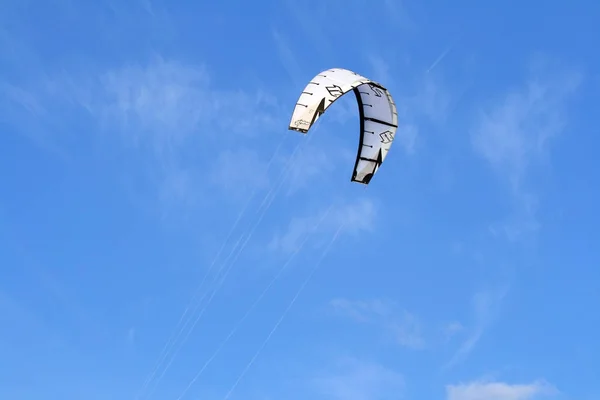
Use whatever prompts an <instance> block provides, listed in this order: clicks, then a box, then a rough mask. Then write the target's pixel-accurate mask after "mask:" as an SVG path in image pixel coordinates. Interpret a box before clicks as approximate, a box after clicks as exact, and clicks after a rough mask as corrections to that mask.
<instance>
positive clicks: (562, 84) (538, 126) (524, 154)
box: [471, 59, 583, 239]
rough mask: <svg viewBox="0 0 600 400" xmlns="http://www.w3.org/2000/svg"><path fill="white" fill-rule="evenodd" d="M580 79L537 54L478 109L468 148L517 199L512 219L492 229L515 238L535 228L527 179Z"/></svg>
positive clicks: (560, 125) (561, 127)
mask: <svg viewBox="0 0 600 400" xmlns="http://www.w3.org/2000/svg"><path fill="white" fill-rule="evenodd" d="M582 79H583V76H582V74H581V73H579V72H578V71H574V70H565V69H563V68H560V67H557V66H555V65H552V64H550V63H549V62H548V61H547V60H541V59H538V60H537V61H536V62H535V63H534V64H533V66H532V67H531V68H530V76H529V78H528V80H527V81H526V82H525V83H524V84H523V85H522V86H521V87H518V88H514V89H513V90H512V91H510V92H509V93H507V94H506V95H505V96H504V97H503V98H501V99H498V100H497V102H496V103H495V104H493V105H490V106H489V107H487V108H482V109H481V110H480V111H479V118H478V120H477V122H476V124H475V127H474V128H473V129H472V131H471V139H472V145H473V149H474V150H475V152H476V154H478V155H479V156H480V157H482V158H483V159H484V160H485V161H486V162H487V163H488V164H489V166H490V167H491V168H492V170H493V171H494V172H495V173H496V175H497V176H498V177H499V178H500V179H501V180H502V181H504V182H506V183H507V184H508V186H509V188H510V190H511V194H512V196H513V199H514V201H515V203H516V210H515V211H514V213H515V215H514V216H513V217H511V220H510V221H509V222H508V223H503V224H501V226H494V227H492V228H491V229H492V230H493V231H494V232H495V233H498V232H502V233H505V234H506V235H507V236H508V237H509V238H510V239H515V238H517V237H518V236H520V235H521V234H522V233H523V232H528V231H529V232H530V231H535V230H536V229H537V228H538V226H539V223H538V221H537V220H536V217H535V213H536V209H537V202H538V200H537V198H536V196H535V194H534V193H533V190H534V189H533V188H532V186H534V185H533V183H532V182H531V178H532V177H533V173H534V171H535V169H536V167H539V166H540V165H543V164H544V162H545V161H546V160H547V157H548V152H549V144H550V142H551V139H553V138H554V137H556V136H558V135H560V134H561V133H563V132H564V131H565V129H566V126H567V106H568V102H569V100H571V98H572V97H573V95H574V94H575V92H576V91H577V89H578V88H579V86H580V84H581V82H582Z"/></svg>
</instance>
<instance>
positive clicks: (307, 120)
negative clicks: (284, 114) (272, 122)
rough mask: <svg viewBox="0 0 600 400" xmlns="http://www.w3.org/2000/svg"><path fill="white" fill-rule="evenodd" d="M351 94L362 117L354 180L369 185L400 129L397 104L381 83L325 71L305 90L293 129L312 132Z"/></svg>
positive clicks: (343, 72) (344, 71) (341, 71)
mask: <svg viewBox="0 0 600 400" xmlns="http://www.w3.org/2000/svg"><path fill="white" fill-rule="evenodd" d="M350 91H353V92H354V94H355V96H356V101H357V103H358V113H359V117H360V139H359V143H358V152H357V155H356V162H355V163H354V172H353V173H352V179H351V181H352V182H358V183H362V184H364V185H368V184H369V182H370V181H371V178H373V175H375V173H376V172H377V170H378V169H379V167H380V166H381V164H382V163H383V160H384V159H385V157H386V156H387V153H388V151H389V150H390V147H391V146H392V142H393V141H394V136H395V135H396V130H397V129H398V113H397V111H396V104H394V100H393V99H392V95H391V94H390V92H389V91H388V90H387V89H386V88H385V87H383V86H382V85H381V84H379V83H377V82H374V81H372V80H370V79H368V78H365V77H364V76H361V75H358V74H357V73H356V72H352V71H349V70H347V69H342V68H332V69H328V70H326V71H323V72H321V73H320V74H318V75H317V76H315V77H314V78H313V79H312V80H311V81H310V82H309V83H308V85H306V87H305V88H304V90H303V91H302V94H301V95H300V98H299V99H298V101H297V102H296V107H294V113H293V114H292V120H291V121H290V125H289V129H290V130H293V131H298V132H302V133H308V131H309V129H310V128H311V127H312V126H313V124H314V123H315V121H316V120H317V119H318V118H319V117H320V116H321V115H322V114H323V113H324V112H325V110H326V109H327V108H328V107H329V106H330V105H331V104H333V102H334V101H336V100H337V99H338V98H340V97H342V96H343V95H344V94H346V93H348V92H350Z"/></svg>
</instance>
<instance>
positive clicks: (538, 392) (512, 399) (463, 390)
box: [446, 381, 557, 400]
mask: <svg viewBox="0 0 600 400" xmlns="http://www.w3.org/2000/svg"><path fill="white" fill-rule="evenodd" d="M556 393H557V391H556V389H555V388H554V387H553V386H552V385H550V384H548V383H546V382H543V381H536V382H533V383H529V384H513V385H511V384H508V383H504V382H471V383H467V384H459V385H448V386H446V399H447V400H534V399H541V398H545V397H546V396H551V395H554V394H556Z"/></svg>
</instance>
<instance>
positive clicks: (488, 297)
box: [445, 287, 508, 368]
mask: <svg viewBox="0 0 600 400" xmlns="http://www.w3.org/2000/svg"><path fill="white" fill-rule="evenodd" d="M507 293H508V288H507V287H501V288H496V289H490V290H482V291H479V292H477V293H476V294H475V295H474V296H473V299H472V306H473V321H472V324H471V325H470V326H468V327H467V328H464V329H462V330H463V331H464V332H466V338H465V339H464V340H463V342H462V344H461V345H460V346H459V348H458V350H457V351H456V353H455V354H454V356H453V357H452V359H451V360H450V361H449V362H448V363H447V364H446V366H445V368H449V367H451V366H453V365H455V364H456V363H458V362H460V361H462V360H464V359H465V358H466V357H467V356H468V355H469V353H471V351H473V349H474V348H475V346H476V345H477V342H479V340H480V339H481V337H482V336H483V334H484V333H485V331H486V330H487V329H488V328H489V327H490V325H491V324H492V323H493V322H494V320H495V318H496V317H497V315H498V313H499V311H500V310H499V309H500V306H501V304H502V301H503V300H504V297H505V296H506V294H507Z"/></svg>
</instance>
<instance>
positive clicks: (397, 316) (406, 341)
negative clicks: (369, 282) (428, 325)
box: [330, 298, 425, 349]
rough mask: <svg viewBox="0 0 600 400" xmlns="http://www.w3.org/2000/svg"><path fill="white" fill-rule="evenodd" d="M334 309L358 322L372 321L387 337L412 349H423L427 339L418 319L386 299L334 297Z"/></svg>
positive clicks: (332, 305) (337, 312)
mask: <svg viewBox="0 0 600 400" xmlns="http://www.w3.org/2000/svg"><path fill="white" fill-rule="evenodd" d="M330 307H331V308H332V309H333V311H334V312H335V313H336V314H338V315H340V316H343V317H347V318H351V319H352V320H354V321H356V322H358V323H372V324H374V325H376V326H378V327H379V328H380V329H382V330H383V332H384V335H385V336H386V337H391V338H392V340H393V341H394V342H395V343H397V344H399V345H401V346H403V347H407V348H410V349H422V348H423V347H424V346H425V340H424V338H423V337H422V334H421V324H420V322H419V321H418V319H417V318H416V317H415V316H414V315H413V314H411V313H409V312H408V311H406V310H402V309H400V308H399V307H398V306H397V305H396V304H395V303H394V302H391V301H385V300H379V299H375V300H369V301H362V300H349V299H341V298H340V299H334V300H332V301H331V302H330Z"/></svg>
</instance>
